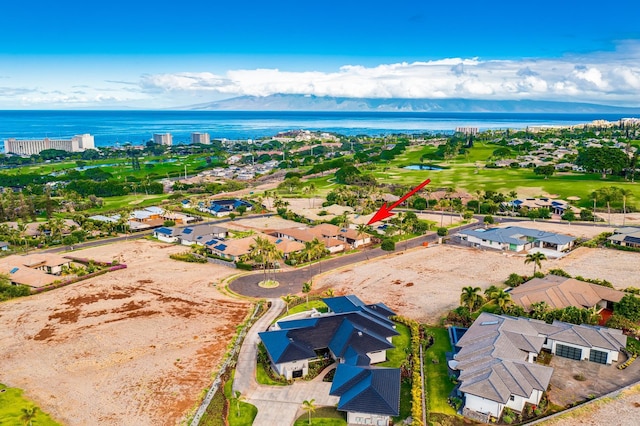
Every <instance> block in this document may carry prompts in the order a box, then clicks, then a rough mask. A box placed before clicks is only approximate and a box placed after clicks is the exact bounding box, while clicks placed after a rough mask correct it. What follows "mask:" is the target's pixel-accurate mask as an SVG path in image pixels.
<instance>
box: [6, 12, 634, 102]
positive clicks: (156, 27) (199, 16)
mask: <svg viewBox="0 0 640 426" xmlns="http://www.w3.org/2000/svg"><path fill="white" fill-rule="evenodd" d="M7 3H9V4H7ZM638 16H640V2H638V1H635V0H624V1H621V0H611V1H609V2H607V3H606V4H604V3H602V2H595V1H574V0H555V1H548V0H538V1H536V2H519V1H513V0H511V1H491V0H487V1H481V0H475V1H466V0H464V1H456V2H444V1H437V2H436V1H429V0H422V1H407V0H396V1H393V2H392V1H377V0H372V1H367V2H364V1H348V0H341V1H334V0H325V1H322V2H318V1H311V0H308V1H300V0H298V1H288V0H287V1H274V2H264V1H234V2H216V1H211V0H210V1H200V0H196V1H185V2H175V1H172V2H168V1H155V2H149V1H136V0H129V1H121V0H114V1H110V2H87V1H83V2H79V1H68V0H58V1H55V2H54V1H50V0H49V1H41V0H36V1H29V2H3V4H2V5H0V17H1V18H0V22H2V31H0V108H4V109H23V108H26V109H29V108H33V109H43V108H92V107H95V108H118V107H125V106H132V107H143V108H156V107H161V108H164V107H170V106H178V105H188V104H193V103H200V102H206V101H209V100H217V99H223V98H228V97H233V96H237V95H268V94H272V93H296V94H316V95H320V96H322V95H332V96H356V97H425V98H447V97H465V98H478V99H548V100H575V101H586V102H599V103H608V104H617V105H640V100H638V99H640V97H639V96H638V95H640V65H639V64H640V24H639V23H638V18H637V17H638Z"/></svg>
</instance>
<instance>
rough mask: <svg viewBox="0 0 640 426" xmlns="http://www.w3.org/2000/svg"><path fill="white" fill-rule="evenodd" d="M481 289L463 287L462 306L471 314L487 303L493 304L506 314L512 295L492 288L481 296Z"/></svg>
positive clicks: (494, 287)
mask: <svg viewBox="0 0 640 426" xmlns="http://www.w3.org/2000/svg"><path fill="white" fill-rule="evenodd" d="M481 292H482V289H481V288H480V287H472V286H468V287H463V288H462V293H461V294H460V305H461V306H464V307H466V308H467V309H468V310H469V312H470V313H471V312H474V311H476V310H478V309H479V308H480V307H481V306H482V305H484V304H485V303H486V302H493V303H494V304H495V305H496V306H497V307H498V309H499V311H500V312H506V311H507V309H508V308H509V306H510V305H511V303H512V301H511V295H510V294H509V293H507V292H506V291H504V290H503V289H501V288H498V287H496V286H491V287H489V288H487V289H486V290H485V291H484V296H483V295H482V294H481Z"/></svg>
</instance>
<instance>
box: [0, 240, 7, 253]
mask: <svg viewBox="0 0 640 426" xmlns="http://www.w3.org/2000/svg"><path fill="white" fill-rule="evenodd" d="M0 250H2V251H8V250H9V243H8V242H6V241H0Z"/></svg>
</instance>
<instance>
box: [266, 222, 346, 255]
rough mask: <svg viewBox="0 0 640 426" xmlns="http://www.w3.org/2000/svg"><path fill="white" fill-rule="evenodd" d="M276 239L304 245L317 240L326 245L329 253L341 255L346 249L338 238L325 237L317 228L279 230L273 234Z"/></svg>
mask: <svg viewBox="0 0 640 426" xmlns="http://www.w3.org/2000/svg"><path fill="white" fill-rule="evenodd" d="M272 235H274V236H275V237H276V238H282V239H288V240H291V241H297V242H298V243H301V244H304V243H306V242H311V241H313V240H314V239H315V238H317V239H318V240H319V241H322V243H324V246H325V247H326V248H327V250H329V253H331V254H333V253H339V252H341V251H344V250H345V249H346V244H345V243H344V242H343V241H340V240H338V239H337V238H328V237H324V236H323V235H322V233H321V232H319V231H317V230H315V227H300V228H285V229H278V230H276V231H274V232H273V234H272Z"/></svg>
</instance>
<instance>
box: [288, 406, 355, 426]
mask: <svg viewBox="0 0 640 426" xmlns="http://www.w3.org/2000/svg"><path fill="white" fill-rule="evenodd" d="M308 424H309V415H308V414H304V415H302V416H300V417H298V418H297V419H296V421H295V423H294V424H293V425H294V426H305V425H308ZM311 424H312V425H315V426H346V424H347V420H346V415H345V414H344V413H342V412H340V411H338V410H336V409H335V408H333V407H318V408H316V411H315V413H311Z"/></svg>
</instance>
